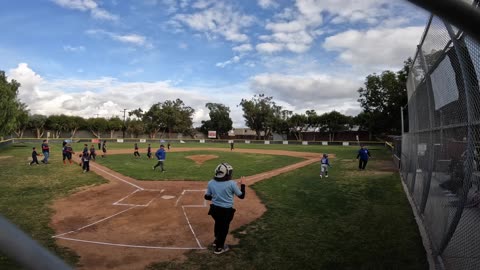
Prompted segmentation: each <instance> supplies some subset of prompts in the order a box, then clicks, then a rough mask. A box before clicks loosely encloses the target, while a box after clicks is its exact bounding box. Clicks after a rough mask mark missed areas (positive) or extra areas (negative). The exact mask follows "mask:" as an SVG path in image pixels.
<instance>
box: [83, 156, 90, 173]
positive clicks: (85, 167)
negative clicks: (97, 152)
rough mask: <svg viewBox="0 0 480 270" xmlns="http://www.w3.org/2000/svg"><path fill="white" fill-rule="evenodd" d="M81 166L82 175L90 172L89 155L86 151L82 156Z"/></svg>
mask: <svg viewBox="0 0 480 270" xmlns="http://www.w3.org/2000/svg"><path fill="white" fill-rule="evenodd" d="M82 164H83V166H82V169H83V173H86V172H88V171H90V154H88V151H87V152H83V154H82Z"/></svg>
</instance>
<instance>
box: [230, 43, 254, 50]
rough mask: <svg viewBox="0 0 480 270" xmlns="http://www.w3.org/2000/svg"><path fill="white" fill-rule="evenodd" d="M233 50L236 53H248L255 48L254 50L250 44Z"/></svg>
mask: <svg viewBox="0 0 480 270" xmlns="http://www.w3.org/2000/svg"><path fill="white" fill-rule="evenodd" d="M232 50H233V51H235V52H248V51H251V50H253V48H252V45H250V44H242V45H239V46H235V47H233V48H232Z"/></svg>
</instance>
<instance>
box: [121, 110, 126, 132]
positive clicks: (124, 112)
mask: <svg viewBox="0 0 480 270" xmlns="http://www.w3.org/2000/svg"><path fill="white" fill-rule="evenodd" d="M120 112H122V111H120ZM126 113H127V109H123V127H122V138H123V139H125V129H126V127H125V115H126Z"/></svg>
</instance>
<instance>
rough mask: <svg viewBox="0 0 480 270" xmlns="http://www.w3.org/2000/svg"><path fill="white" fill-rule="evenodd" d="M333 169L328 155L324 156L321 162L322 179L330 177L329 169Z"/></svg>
mask: <svg viewBox="0 0 480 270" xmlns="http://www.w3.org/2000/svg"><path fill="white" fill-rule="evenodd" d="M329 167H332V166H330V162H329V161H328V155H327V154H323V157H322V159H321V160H320V178H323V176H324V175H325V177H328V168H329Z"/></svg>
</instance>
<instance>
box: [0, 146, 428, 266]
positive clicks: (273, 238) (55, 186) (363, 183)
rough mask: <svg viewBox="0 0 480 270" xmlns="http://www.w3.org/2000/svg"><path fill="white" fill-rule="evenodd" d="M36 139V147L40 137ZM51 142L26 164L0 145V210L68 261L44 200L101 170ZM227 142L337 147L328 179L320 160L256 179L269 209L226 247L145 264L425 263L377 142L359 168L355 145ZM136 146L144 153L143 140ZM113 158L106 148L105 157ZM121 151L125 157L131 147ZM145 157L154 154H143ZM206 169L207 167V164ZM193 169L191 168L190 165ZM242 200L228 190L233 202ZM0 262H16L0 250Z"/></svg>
mask: <svg viewBox="0 0 480 270" xmlns="http://www.w3.org/2000/svg"><path fill="white" fill-rule="evenodd" d="M145 145H146V144H145ZM36 146H37V148H38V147H39V146H40V143H39V144H38V145H37V144H36ZM52 146H53V147H52V158H51V162H52V164H50V165H47V166H45V165H43V164H42V165H40V166H34V167H30V166H27V165H26V164H27V159H28V157H29V156H30V153H31V144H24V145H23V144H17V145H14V146H9V147H7V148H5V149H3V150H0V156H10V157H7V158H5V157H1V159H0V212H1V213H2V214H3V215H5V216H6V217H7V218H9V219H11V220H12V221H14V222H15V223H16V224H17V225H18V226H19V227H21V228H22V229H23V230H25V231H26V232H27V233H28V234H29V235H31V236H32V237H33V238H34V239H36V240H38V241H39V242H40V243H41V244H42V245H44V246H47V247H48V248H49V249H51V250H53V251H54V252H55V253H57V254H59V255H60V256H61V257H63V258H65V259H66V260H67V261H68V262H70V263H75V262H76V257H75V254H74V253H73V252H71V251H69V250H66V249H63V248H60V247H58V246H56V245H55V243H54V241H53V239H51V235H53V230H52V229H51V228H50V227H49V226H48V224H49V222H50V217H51V214H52V213H51V210H50V209H49V205H50V204H51V203H52V201H53V200H54V199H55V198H60V197H64V196H67V195H68V194H70V193H72V192H75V190H77V189H78V188H82V187H86V186H89V185H98V184H101V183H103V182H104V180H103V179H102V178H100V177H98V176H96V175H95V174H82V173H81V171H80V168H79V167H78V166H63V165H62V164H61V153H60V150H59V149H60V145H56V144H52ZM82 146H83V143H79V144H75V145H74V148H75V150H76V151H80V150H81V148H82ZM152 146H153V145H152ZM185 146H187V147H195V146H198V147H225V148H227V147H229V146H228V145H227V144H222V145H220V144H196V145H195V144H192V143H189V144H185ZM140 147H142V144H140ZM172 147H180V145H172ZM115 148H132V153H133V144H131V146H130V145H128V144H116V143H110V144H109V149H115ZM145 148H146V147H145ZM235 148H260V149H282V150H293V151H303V152H318V153H323V152H328V153H335V154H336V155H337V157H336V158H335V159H331V163H332V166H333V168H332V169H331V171H330V175H331V176H330V178H328V179H322V180H320V179H319V178H318V171H319V165H318V164H313V165H310V166H307V167H304V168H302V169H299V170H295V171H293V172H289V173H286V174H283V175H279V176H276V177H274V178H271V179H269V180H265V181H261V182H259V183H256V184H255V185H254V186H253V188H254V189H255V190H256V192H257V193H258V195H259V196H260V197H261V199H262V200H263V202H264V203H265V205H266V206H267V209H268V210H267V212H266V213H265V215H264V216H262V217H261V218H260V219H259V220H257V221H254V222H253V223H251V224H248V225H246V226H244V227H242V228H239V229H238V230H236V231H234V232H233V233H234V234H235V235H236V236H237V237H238V238H239V239H240V243H239V244H238V245H237V246H234V247H233V249H232V251H231V252H228V253H225V254H222V255H220V256H216V255H213V254H212V252H211V250H208V251H191V252H189V253H188V259H187V260H186V261H184V262H175V261H174V262H167V263H160V264H154V265H151V266H150V267H149V269H215V268H218V269H220V268H221V269H427V268H428V267H427V263H426V257H425V251H424V249H423V246H422V243H421V239H420V236H419V233H418V229H417V226H416V223H415V221H414V218H413V214H412V210H411V209H410V205H409V204H408V201H407V199H406V197H405V195H404V193H403V190H402V187H401V183H400V179H399V176H398V173H388V172H382V173H377V174H372V172H373V171H374V170H380V169H381V167H382V166H383V165H384V163H383V162H382V161H389V159H390V158H389V154H388V152H387V151H386V150H385V149H383V147H379V146H377V147H372V148H371V150H372V155H373V157H374V159H372V160H371V162H369V164H368V166H367V171H365V172H363V171H361V172H360V171H357V170H356V166H357V162H356V161H355V160H354V158H355V156H356V151H357V149H358V148H357V147H345V146H304V145H257V144H250V145H248V144H235ZM140 150H141V153H142V154H144V153H145V150H143V148H141V149H140ZM192 153H193V154H195V151H192ZM223 153H224V152H221V153H219V154H222V155H223ZM173 154H174V153H168V155H169V156H168V157H167V162H166V166H167V167H166V168H167V169H168V166H169V165H170V166H171V165H173V164H169V162H171V161H173V158H174V157H173ZM202 154H203V153H202ZM219 154H217V155H219ZM226 154H230V153H229V152H226ZM231 154H238V153H231ZM232 157H233V156H232ZM113 158H114V156H113V155H112V156H109V157H107V158H106V159H105V162H110V160H111V159H113ZM115 158H117V157H115ZM118 158H121V157H120V156H119V157H118ZM124 158H126V159H127V160H132V159H133V155H132V156H130V155H125V156H124ZM107 160H108V161H107ZM137 161H140V160H137ZM145 161H146V160H145ZM102 162H103V161H102ZM128 162H130V161H128ZM142 162H143V160H142ZM150 162H151V163H153V164H154V163H155V162H154V161H148V162H147V163H148V164H150ZM229 162H231V163H233V160H232V161H230V160H229ZM214 163H217V162H214ZM272 163H275V161H274V162H272ZM242 166H243V165H240V166H236V167H242ZM208 167H210V166H208ZM237 169H238V170H241V169H240V168H237ZM211 170H213V169H212V168H207V169H206V172H208V171H211ZM167 173H168V172H167ZM192 174H194V175H195V174H198V170H195V171H192ZM239 174H240V173H239ZM239 174H236V175H237V176H238V175H239ZM245 174H246V175H248V174H247V173H245ZM194 175H191V176H189V177H188V178H190V177H192V178H193V177H194ZM202 180H205V179H202ZM207 180H208V179H207ZM247 196H248V195H247ZM241 203H242V201H240V200H236V204H241ZM0 269H18V267H16V265H15V264H14V263H12V262H11V261H10V260H9V259H6V258H5V257H2V256H0Z"/></svg>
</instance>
